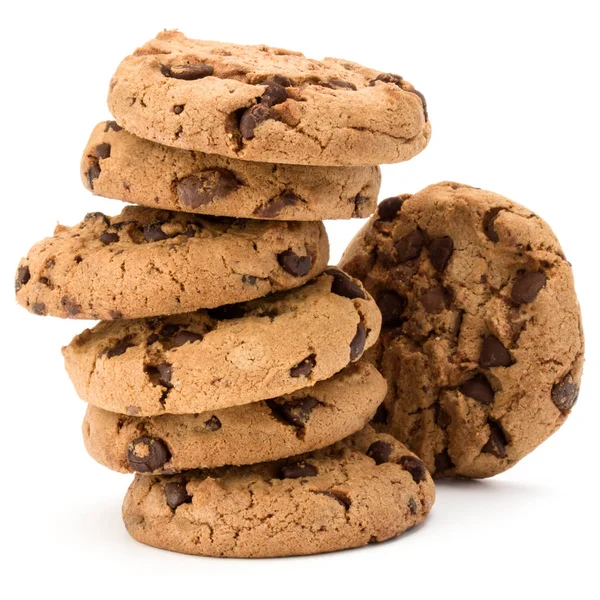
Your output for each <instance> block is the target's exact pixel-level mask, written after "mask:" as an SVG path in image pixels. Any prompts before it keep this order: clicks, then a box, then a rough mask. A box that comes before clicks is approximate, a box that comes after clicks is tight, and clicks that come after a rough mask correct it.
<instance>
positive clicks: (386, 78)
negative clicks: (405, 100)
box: [370, 73, 404, 87]
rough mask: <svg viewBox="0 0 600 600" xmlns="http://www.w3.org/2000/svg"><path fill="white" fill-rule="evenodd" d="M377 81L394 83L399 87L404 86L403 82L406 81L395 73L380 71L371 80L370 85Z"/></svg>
mask: <svg viewBox="0 0 600 600" xmlns="http://www.w3.org/2000/svg"><path fill="white" fill-rule="evenodd" d="M377 81H383V82H384V83H393V84H394V85H397V86H398V87H402V82H403V81H404V80H403V79H402V77H400V75H394V74H393V73H380V74H379V75H377V77H375V79H373V80H372V81H371V84H370V85H375V83H376V82H377Z"/></svg>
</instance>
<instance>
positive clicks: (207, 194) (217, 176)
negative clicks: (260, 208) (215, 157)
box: [177, 169, 240, 209]
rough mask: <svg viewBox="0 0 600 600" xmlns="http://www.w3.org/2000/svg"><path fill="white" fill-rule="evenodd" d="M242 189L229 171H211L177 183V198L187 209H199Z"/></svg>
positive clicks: (185, 178) (191, 176)
mask: <svg viewBox="0 0 600 600" xmlns="http://www.w3.org/2000/svg"><path fill="white" fill-rule="evenodd" d="M239 187H240V182H239V181H238V179H237V178H236V176H235V175H234V174H233V173H232V172H231V171H229V170H227V169H211V170H208V171H203V172H202V173H199V174H198V175H190V176H189V177H184V178H183V179H181V180H180V181H179V182H178V183H177V197H178V198H179V200H180V201H181V204H182V205H183V206H184V207H185V208H190V209H194V208H198V207H199V206H203V205H204V204H209V203H210V202H212V201H213V200H220V199H221V198H225V197H226V196H228V195H229V194H231V193H232V192H235V191H236V190H237V189H238V188H239Z"/></svg>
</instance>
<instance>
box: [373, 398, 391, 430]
mask: <svg viewBox="0 0 600 600" xmlns="http://www.w3.org/2000/svg"><path fill="white" fill-rule="evenodd" d="M388 416H389V411H388V409H387V408H386V406H385V404H384V403H383V402H382V403H381V404H380V405H379V406H378V407H377V411H376V412H375V415H374V417H373V423H377V424H380V425H387V420H388Z"/></svg>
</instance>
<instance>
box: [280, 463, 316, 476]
mask: <svg viewBox="0 0 600 600" xmlns="http://www.w3.org/2000/svg"><path fill="white" fill-rule="evenodd" d="M316 474H317V469H316V468H315V467H313V466H312V465H311V464H309V463H307V462H305V461H303V460H302V461H300V462H297V463H292V464H289V465H285V466H283V467H281V477H282V478H283V479H299V478H300V477H314V476H315V475H316Z"/></svg>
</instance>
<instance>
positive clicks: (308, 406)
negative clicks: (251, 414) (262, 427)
mask: <svg viewBox="0 0 600 600" xmlns="http://www.w3.org/2000/svg"><path fill="white" fill-rule="evenodd" d="M266 404H267V406H268V407H269V408H270V409H271V412H272V413H273V414H274V415H275V417H277V419H279V420H280V421H283V422H284V423H288V424H290V425H293V426H294V427H304V425H306V423H307V422H308V419H309V417H310V413H311V412H312V409H313V408H314V407H315V406H317V404H319V402H318V400H317V399H316V398H313V397H312V396H305V397H304V398H298V399H296V400H288V401H287V402H283V403H281V402H277V400H267V401H266Z"/></svg>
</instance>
